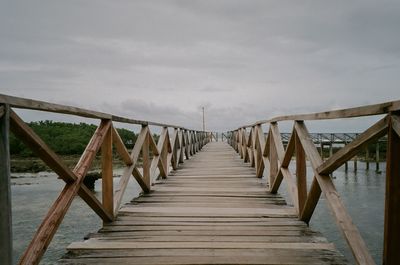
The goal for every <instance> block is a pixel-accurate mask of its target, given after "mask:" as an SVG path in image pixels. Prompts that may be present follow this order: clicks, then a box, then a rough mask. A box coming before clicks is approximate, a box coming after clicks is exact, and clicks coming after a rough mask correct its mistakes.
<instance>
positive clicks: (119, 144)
mask: <svg viewBox="0 0 400 265" xmlns="http://www.w3.org/2000/svg"><path fill="white" fill-rule="evenodd" d="M112 130H113V131H112V138H113V143H114V146H115V148H116V150H117V153H118V154H119V155H120V157H121V158H122V160H123V161H124V163H125V165H127V166H130V165H132V158H131V156H130V154H129V152H128V150H126V147H125V144H124V142H123V141H122V139H121V136H120V135H119V133H118V131H117V130H116V129H115V128H114V126H113V127H112Z"/></svg>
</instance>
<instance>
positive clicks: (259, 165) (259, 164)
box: [255, 125, 265, 178]
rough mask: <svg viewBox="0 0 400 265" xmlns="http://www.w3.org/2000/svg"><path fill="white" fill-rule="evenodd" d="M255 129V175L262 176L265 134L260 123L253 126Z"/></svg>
mask: <svg viewBox="0 0 400 265" xmlns="http://www.w3.org/2000/svg"><path fill="white" fill-rule="evenodd" d="M255 131H256V139H255V146H256V147H255V148H256V163H255V164H256V176H257V177H258V178H262V177H263V174H264V169H265V165H264V159H263V154H264V148H265V136H264V133H263V131H262V127H261V125H257V126H256V128H255Z"/></svg>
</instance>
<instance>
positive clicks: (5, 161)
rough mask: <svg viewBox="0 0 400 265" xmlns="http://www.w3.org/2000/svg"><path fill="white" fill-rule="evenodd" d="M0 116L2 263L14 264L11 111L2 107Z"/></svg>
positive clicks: (0, 260) (0, 256)
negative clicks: (10, 142) (10, 138)
mask: <svg viewBox="0 0 400 265" xmlns="http://www.w3.org/2000/svg"><path fill="white" fill-rule="evenodd" d="M1 108H2V112H3V113H2V115H0V246H1V247H0V263H1V264H4V265H11V264H13V238H12V215H11V214H12V212H11V181H10V178H11V174H10V145H9V131H10V114H9V113H10V111H9V107H8V106H7V105H2V106H1Z"/></svg>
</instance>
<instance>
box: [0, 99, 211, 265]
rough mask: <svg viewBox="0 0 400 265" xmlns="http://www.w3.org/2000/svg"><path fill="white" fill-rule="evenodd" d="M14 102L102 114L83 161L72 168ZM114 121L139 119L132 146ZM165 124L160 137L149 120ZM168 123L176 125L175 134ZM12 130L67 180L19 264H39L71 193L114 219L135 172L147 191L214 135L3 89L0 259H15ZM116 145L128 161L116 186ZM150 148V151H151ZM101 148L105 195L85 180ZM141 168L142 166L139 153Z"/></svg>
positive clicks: (73, 112) (96, 116)
mask: <svg viewBox="0 0 400 265" xmlns="http://www.w3.org/2000/svg"><path fill="white" fill-rule="evenodd" d="M14 108H18V109H32V110H38V111H44V112H55V113H62V114H70V115H76V116H81V117H86V118H93V119H98V120H101V122H100V125H99V126H98V127H97V129H96V131H95V133H94V134H93V136H92V138H91V140H90V141H89V143H88V144H87V146H86V149H85V151H84V152H83V154H82V156H81V158H80V160H79V162H78V163H77V164H76V166H75V167H74V169H70V168H68V167H67V166H66V164H65V163H64V162H63V161H62V159H61V157H59V156H58V155H57V154H56V153H55V152H54V151H53V150H52V149H51V148H50V147H49V146H48V145H47V144H46V143H45V142H44V141H43V140H42V139H41V138H40V137H39V136H38V135H37V134H36V133H35V132H34V131H33V130H32V129H31V128H30V127H29V126H28V125H27V124H26V123H25V122H24V121H23V120H22V119H21V117H19V116H18V115H17V113H16V112H14V110H13V109H14ZM113 122H120V123H126V124H137V125H141V130H140V133H139V135H138V137H137V139H136V142H135V145H134V147H133V149H132V151H131V152H129V151H128V150H127V148H126V147H125V144H124V143H123V141H122V140H121V137H120V135H119V134H118V131H117V130H116V129H115V127H114V125H113ZM150 125H152V126H159V127H161V133H160V137H159V139H158V141H157V142H156V141H155V140H154V138H153V135H152V133H151V131H150V128H149V126H150ZM169 129H171V130H173V133H172V135H170V133H169ZM9 131H11V132H12V133H13V134H14V135H15V136H16V137H17V138H19V139H20V140H21V141H22V142H24V143H25V144H26V145H27V146H28V147H29V148H30V149H31V150H32V151H33V152H34V153H35V154H36V155H37V156H38V157H40V158H41V159H42V160H43V161H44V162H45V163H46V164H47V166H48V167H49V168H51V169H52V170H53V171H54V172H55V173H56V174H57V175H58V176H59V177H60V178H61V179H62V180H63V181H64V182H65V186H64V188H63V190H62V191H61V193H60V194H59V196H58V198H57V199H56V200H55V202H54V203H53V204H52V206H51V207H50V209H49V210H48V212H47V214H46V216H45V218H44V220H43V221H42V223H41V224H40V226H39V228H38V229H37V230H36V233H35V235H34V237H33V239H32V241H31V242H30V244H29V246H28V247H27V249H26V250H25V252H24V253H23V255H22V257H21V258H20V260H19V264H39V262H40V260H41V258H42V256H43V254H44V253H45V251H46V249H47V247H48V245H49V244H50V242H51V241H52V239H53V236H54V235H55V233H56V232H57V229H58V228H59V226H60V224H61V222H62V221H63V218H64V216H65V214H66V213H67V211H68V210H69V208H70V206H71V203H72V201H73V199H74V198H75V197H76V196H80V197H81V198H82V199H83V200H84V201H85V202H86V203H87V205H89V206H90V208H91V209H92V210H93V211H94V212H95V213H96V214H97V215H98V216H99V217H100V218H101V219H102V220H103V221H104V222H106V223H107V222H112V221H113V220H114V217H115V216H116V215H117V214H118V211H119V209H120V207H121V202H122V198H123V195H124V192H125V190H126V187H127V185H128V182H129V180H130V178H131V176H133V177H134V179H135V180H136V181H137V183H138V184H139V185H140V187H141V188H142V190H143V192H145V193H148V192H150V190H151V181H152V180H154V179H155V178H157V177H163V178H166V177H167V176H168V174H169V172H170V168H172V169H173V170H175V169H177V168H178V166H179V164H180V163H183V162H184V160H185V158H186V159H189V158H190V157H191V156H193V155H194V154H195V153H197V152H198V151H199V150H200V149H201V148H202V147H203V146H204V145H205V144H207V143H208V142H209V141H211V140H212V139H213V138H215V136H214V135H212V134H211V133H209V132H204V131H197V130H191V129H186V128H184V127H179V126H175V125H169V124H162V123H156V122H150V121H142V120H134V119H129V118H124V117H119V116H114V115H110V114H106V113H100V112H95V111H91V110H86V109H81V108H76V107H71V106H65V105H59V104H52V103H48V102H43V101H36V100H30V99H24V98H17V97H11V96H7V95H1V94H0V212H1V216H0V246H1V247H0V264H12V229H11V227H12V216H11V192H10V157H9V153H10V152H9V137H8V136H9ZM113 147H114V148H115V150H116V153H117V154H118V155H119V156H120V158H121V159H122V160H123V161H124V163H125V168H124V172H123V174H122V176H121V178H120V180H119V184H118V186H117V187H116V188H115V189H114V187H113V166H112V157H113ZM150 152H151V153H152V156H150ZM98 153H100V156H101V175H102V201H101V202H100V201H99V200H98V199H97V198H96V197H95V196H94V195H93V193H92V192H91V191H90V190H89V189H88V188H87V187H86V186H85V184H84V183H83V180H84V178H85V176H86V174H87V173H88V171H89V169H90V167H91V164H92V162H93V160H94V158H95V157H96V155H97V154H98ZM139 157H140V158H141V160H142V170H141V171H140V170H139V169H138V159H139Z"/></svg>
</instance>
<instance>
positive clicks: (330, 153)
mask: <svg viewBox="0 0 400 265" xmlns="http://www.w3.org/2000/svg"><path fill="white" fill-rule="evenodd" d="M332 155H333V143H332V142H331V144H330V145H329V157H331V156H332Z"/></svg>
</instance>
